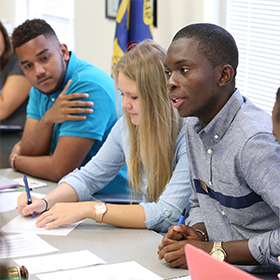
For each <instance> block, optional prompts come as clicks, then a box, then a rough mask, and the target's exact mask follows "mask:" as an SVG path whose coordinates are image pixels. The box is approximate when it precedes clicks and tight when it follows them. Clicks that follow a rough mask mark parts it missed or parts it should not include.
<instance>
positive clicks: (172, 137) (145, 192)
mask: <svg viewBox="0 0 280 280" xmlns="http://www.w3.org/2000/svg"><path fill="white" fill-rule="evenodd" d="M165 56H166V51H165V50H164V49H163V48H162V47H161V46H160V45H158V44H157V43H155V42H154V41H152V40H146V41H144V42H142V43H141V44H139V45H138V46H137V47H136V48H134V49H132V50H130V51H129V52H128V53H126V54H125V55H124V56H123V57H122V58H121V59H120V61H119V62H118V64H117V66H116V68H115V72H114V79H115V83H116V86H117V87H118V89H119V90H120V91H121V93H122V108H123V111H124V115H123V117H122V118H120V119H119V121H118V122H117V123H116V125H115V126H114V127H113V129H112V131H111V133H110V135H109V137H108V138H107V140H106V142H105V143H104V145H103V146H102V148H101V149H100V150H99V152H98V154H97V155H96V156H95V157H93V158H92V159H91V161H90V162H89V163H88V164H87V165H86V166H85V167H82V168H81V169H80V170H78V169H76V170H74V172H72V173H70V174H68V175H67V176H65V177H64V178H63V179H62V180H61V181H60V182H59V186H58V187H57V188H56V189H55V190H54V191H52V192H51V193H50V194H48V195H47V196H46V197H45V198H44V199H43V200H42V199H37V198H35V197H32V200H33V203H32V204H31V205H28V206H27V205H26V201H27V200H26V196H25V194H22V195H21V196H20V198H19V201H18V210H19V213H20V214H21V215H23V216H26V215H30V214H31V213H33V212H35V213H37V214H40V213H41V212H43V211H44V210H45V209H46V208H48V209H49V210H48V211H46V212H44V213H43V214H42V215H41V216H40V217H39V218H38V220H37V223H36V225H37V226H38V227H41V226H44V225H47V224H48V225H47V226H46V227H45V229H51V228H53V227H55V226H58V225H63V224H68V223H73V222H77V221H80V220H82V219H84V218H91V219H94V220H96V221H97V222H104V223H107V224H111V225H116V226H120V227H127V228H148V229H153V230H156V231H158V232H166V231H167V229H168V227H169V226H170V225H172V224H174V223H176V222H178V220H179V217H180V214H181V212H182V210H183V209H184V208H186V210H187V212H188V210H189V208H190V204H189V196H190V194H191V189H190V184H189V176H188V159H187V156H186V151H185V150H186V148H185V138H184V132H185V122H183V121H182V120H181V119H180V117H179V116H178V115H177V113H176V110H175V109H173V108H172V106H171V101H170V99H169V97H168V91H167V89H166V78H165V73H164V59H165ZM125 164H127V166H128V177H129V181H130V186H131V189H132V190H133V192H134V194H135V195H136V196H137V194H141V195H142V196H143V201H142V202H140V203H139V204H136V205H132V204H131V205H120V204H117V205H116V204H105V203H100V202H96V201H93V200H94V198H93V197H92V194H94V193H95V192H96V191H98V190H100V189H102V188H103V187H104V186H105V185H106V184H107V183H108V182H110V180H112V179H113V178H114V177H115V176H116V174H117V173H118V171H119V170H120V169H121V168H122V167H123V166H124V165H125ZM78 201H79V203H77V202H78ZM61 202H64V203H61ZM65 202H69V203H65Z"/></svg>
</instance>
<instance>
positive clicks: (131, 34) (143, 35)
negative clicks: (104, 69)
mask: <svg viewBox="0 0 280 280" xmlns="http://www.w3.org/2000/svg"><path fill="white" fill-rule="evenodd" d="M152 34H153V14H152V9H151V0H120V1H119V9H118V14H117V17H116V33H115V39H114V52H113V58H112V74H113V71H114V67H115V65H116V64H117V63H118V61H119V59H120V58H121V57H122V56H123V55H124V53H125V52H126V51H127V50H128V49H131V48H133V47H134V46H136V45H137V44H139V43H140V42H141V41H143V40H145V39H153V35H152Z"/></svg>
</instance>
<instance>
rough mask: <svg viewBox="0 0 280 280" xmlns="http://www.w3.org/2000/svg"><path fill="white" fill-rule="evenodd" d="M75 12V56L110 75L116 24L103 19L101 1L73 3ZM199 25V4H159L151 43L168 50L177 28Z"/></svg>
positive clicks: (162, 0) (166, 0)
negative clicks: (160, 45)
mask: <svg viewBox="0 0 280 280" xmlns="http://www.w3.org/2000/svg"><path fill="white" fill-rule="evenodd" d="M208 1H209V0H208ZM75 8H76V9H75V12H76V13H75V28H76V29H75V36H76V44H75V46H76V50H75V51H76V54H77V55H78V56H79V57H80V58H84V59H87V60H88V61H89V62H91V63H93V64H95V65H96V66H98V67H101V68H102V69H103V70H105V71H106V72H108V73H110V69H111V58H112V54H113V40H114V36H115V28H116V24H115V22H114V20H111V19H107V18H106V17H105V0H104V1H100V0H98V1H96V0H95V1H92V0H76V4H75ZM199 21H203V0H175V1H174V0H159V1H158V21H157V26H158V27H157V28H154V40H156V41H157V42H159V43H160V44H162V45H163V46H165V47H168V46H169V43H170V41H171V39H172V37H173V36H174V35H175V33H176V32H177V31H178V30H179V29H180V28H181V27H183V26H185V25H187V24H189V23H192V22H199Z"/></svg>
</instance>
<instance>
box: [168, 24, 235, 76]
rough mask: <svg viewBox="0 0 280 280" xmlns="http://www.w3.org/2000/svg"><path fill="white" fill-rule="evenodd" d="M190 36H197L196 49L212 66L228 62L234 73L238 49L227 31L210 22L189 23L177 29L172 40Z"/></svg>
mask: <svg viewBox="0 0 280 280" xmlns="http://www.w3.org/2000/svg"><path fill="white" fill-rule="evenodd" d="M192 37H195V38H197V40H198V41H199V45H198V51H199V52H200V53H202V54H203V55H204V56H205V57H206V58H207V60H208V61H209V63H210V64H211V65H212V67H216V66H218V65H225V64H230V65H231V66H232V67H233V69H234V72H235V75H236V68H237V66H238V49H237V46H236V43H235V40H234V38H233V37H232V35H231V34H230V33H229V32H228V31H226V30H225V29H224V28H222V27H220V26H218V25H215V24H210V23H196V24H190V25H187V26H186V27H184V28H182V29H181V30H179V31H178V32H177V33H176V35H175V36H174V38H173V40H172V41H175V40H178V39H180V38H192Z"/></svg>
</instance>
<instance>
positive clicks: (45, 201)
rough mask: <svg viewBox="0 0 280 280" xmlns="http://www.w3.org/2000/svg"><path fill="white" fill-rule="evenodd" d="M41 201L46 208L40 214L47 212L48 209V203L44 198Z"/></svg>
mask: <svg viewBox="0 0 280 280" xmlns="http://www.w3.org/2000/svg"><path fill="white" fill-rule="evenodd" d="M42 200H44V201H45V203H46V208H45V210H44V211H43V212H42V213H41V214H43V213H44V212H46V211H48V210H49V209H48V207H49V204H48V202H47V201H46V200H45V199H44V198H42Z"/></svg>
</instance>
